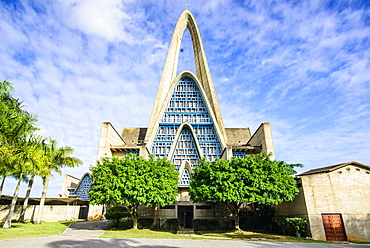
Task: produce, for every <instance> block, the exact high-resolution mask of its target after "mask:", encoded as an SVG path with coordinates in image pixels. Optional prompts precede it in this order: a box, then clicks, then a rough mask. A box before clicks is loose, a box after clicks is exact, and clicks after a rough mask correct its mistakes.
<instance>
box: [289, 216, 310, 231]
mask: <svg viewBox="0 0 370 248" xmlns="http://www.w3.org/2000/svg"><path fill="white" fill-rule="evenodd" d="M286 221H287V223H288V225H291V226H293V227H294V229H295V231H296V232H297V233H301V232H306V230H307V220H306V219H303V218H287V219H286Z"/></svg>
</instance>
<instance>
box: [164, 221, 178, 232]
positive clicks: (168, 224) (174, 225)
mask: <svg viewBox="0 0 370 248" xmlns="http://www.w3.org/2000/svg"><path fill="white" fill-rule="evenodd" d="M164 227H165V228H168V229H170V230H178V229H179V221H178V219H167V220H166V222H165V224H164Z"/></svg>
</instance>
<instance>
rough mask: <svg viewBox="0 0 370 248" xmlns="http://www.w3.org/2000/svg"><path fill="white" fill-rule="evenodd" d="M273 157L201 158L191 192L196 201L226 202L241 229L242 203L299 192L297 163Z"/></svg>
mask: <svg viewBox="0 0 370 248" xmlns="http://www.w3.org/2000/svg"><path fill="white" fill-rule="evenodd" d="M295 166H300V165H299V164H287V163H285V162H284V161H275V160H271V159H270V158H269V156H268V154H266V153H261V154H253V155H247V156H246V157H245V158H236V157H233V158H232V159H231V161H229V160H224V159H216V161H215V162H208V161H206V160H205V159H201V161H200V165H199V166H197V167H196V168H195V169H194V173H193V175H192V180H191V183H190V189H189V194H190V196H191V199H192V200H193V201H194V202H205V201H215V202H222V203H225V204H226V205H227V206H228V208H229V209H230V211H231V212H232V215H233V217H234V220H235V229H237V230H239V229H240V228H239V211H240V208H241V206H242V204H243V203H260V204H279V203H281V202H283V201H290V200H293V198H294V197H295V195H297V194H298V188H297V186H296V181H295V179H294V178H293V177H292V175H293V174H295V173H296V172H295V170H294V167H295Z"/></svg>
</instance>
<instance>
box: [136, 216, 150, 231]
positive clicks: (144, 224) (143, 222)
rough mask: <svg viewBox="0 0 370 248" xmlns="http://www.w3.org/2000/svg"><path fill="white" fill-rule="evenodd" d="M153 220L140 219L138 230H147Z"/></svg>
mask: <svg viewBox="0 0 370 248" xmlns="http://www.w3.org/2000/svg"><path fill="white" fill-rule="evenodd" d="M153 222H154V219H153V218H140V219H139V221H138V224H139V226H140V228H144V229H148V228H150V226H151V225H152V224H153Z"/></svg>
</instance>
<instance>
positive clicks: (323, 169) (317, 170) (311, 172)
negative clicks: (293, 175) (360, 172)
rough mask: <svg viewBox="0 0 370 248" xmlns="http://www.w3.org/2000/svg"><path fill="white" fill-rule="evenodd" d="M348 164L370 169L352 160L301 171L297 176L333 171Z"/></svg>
mask: <svg viewBox="0 0 370 248" xmlns="http://www.w3.org/2000/svg"><path fill="white" fill-rule="evenodd" d="M347 165H355V166H359V167H363V168H365V169H368V170H370V166H368V165H364V164H361V163H358V162H354V161H352V162H347V163H343V164H337V165H331V166H326V167H322V168H318V169H312V170H309V171H306V172H303V173H301V174H299V175H297V176H298V177H300V176H307V175H311V174H317V173H326V172H331V171H334V170H337V169H340V168H342V167H344V166H347Z"/></svg>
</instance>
